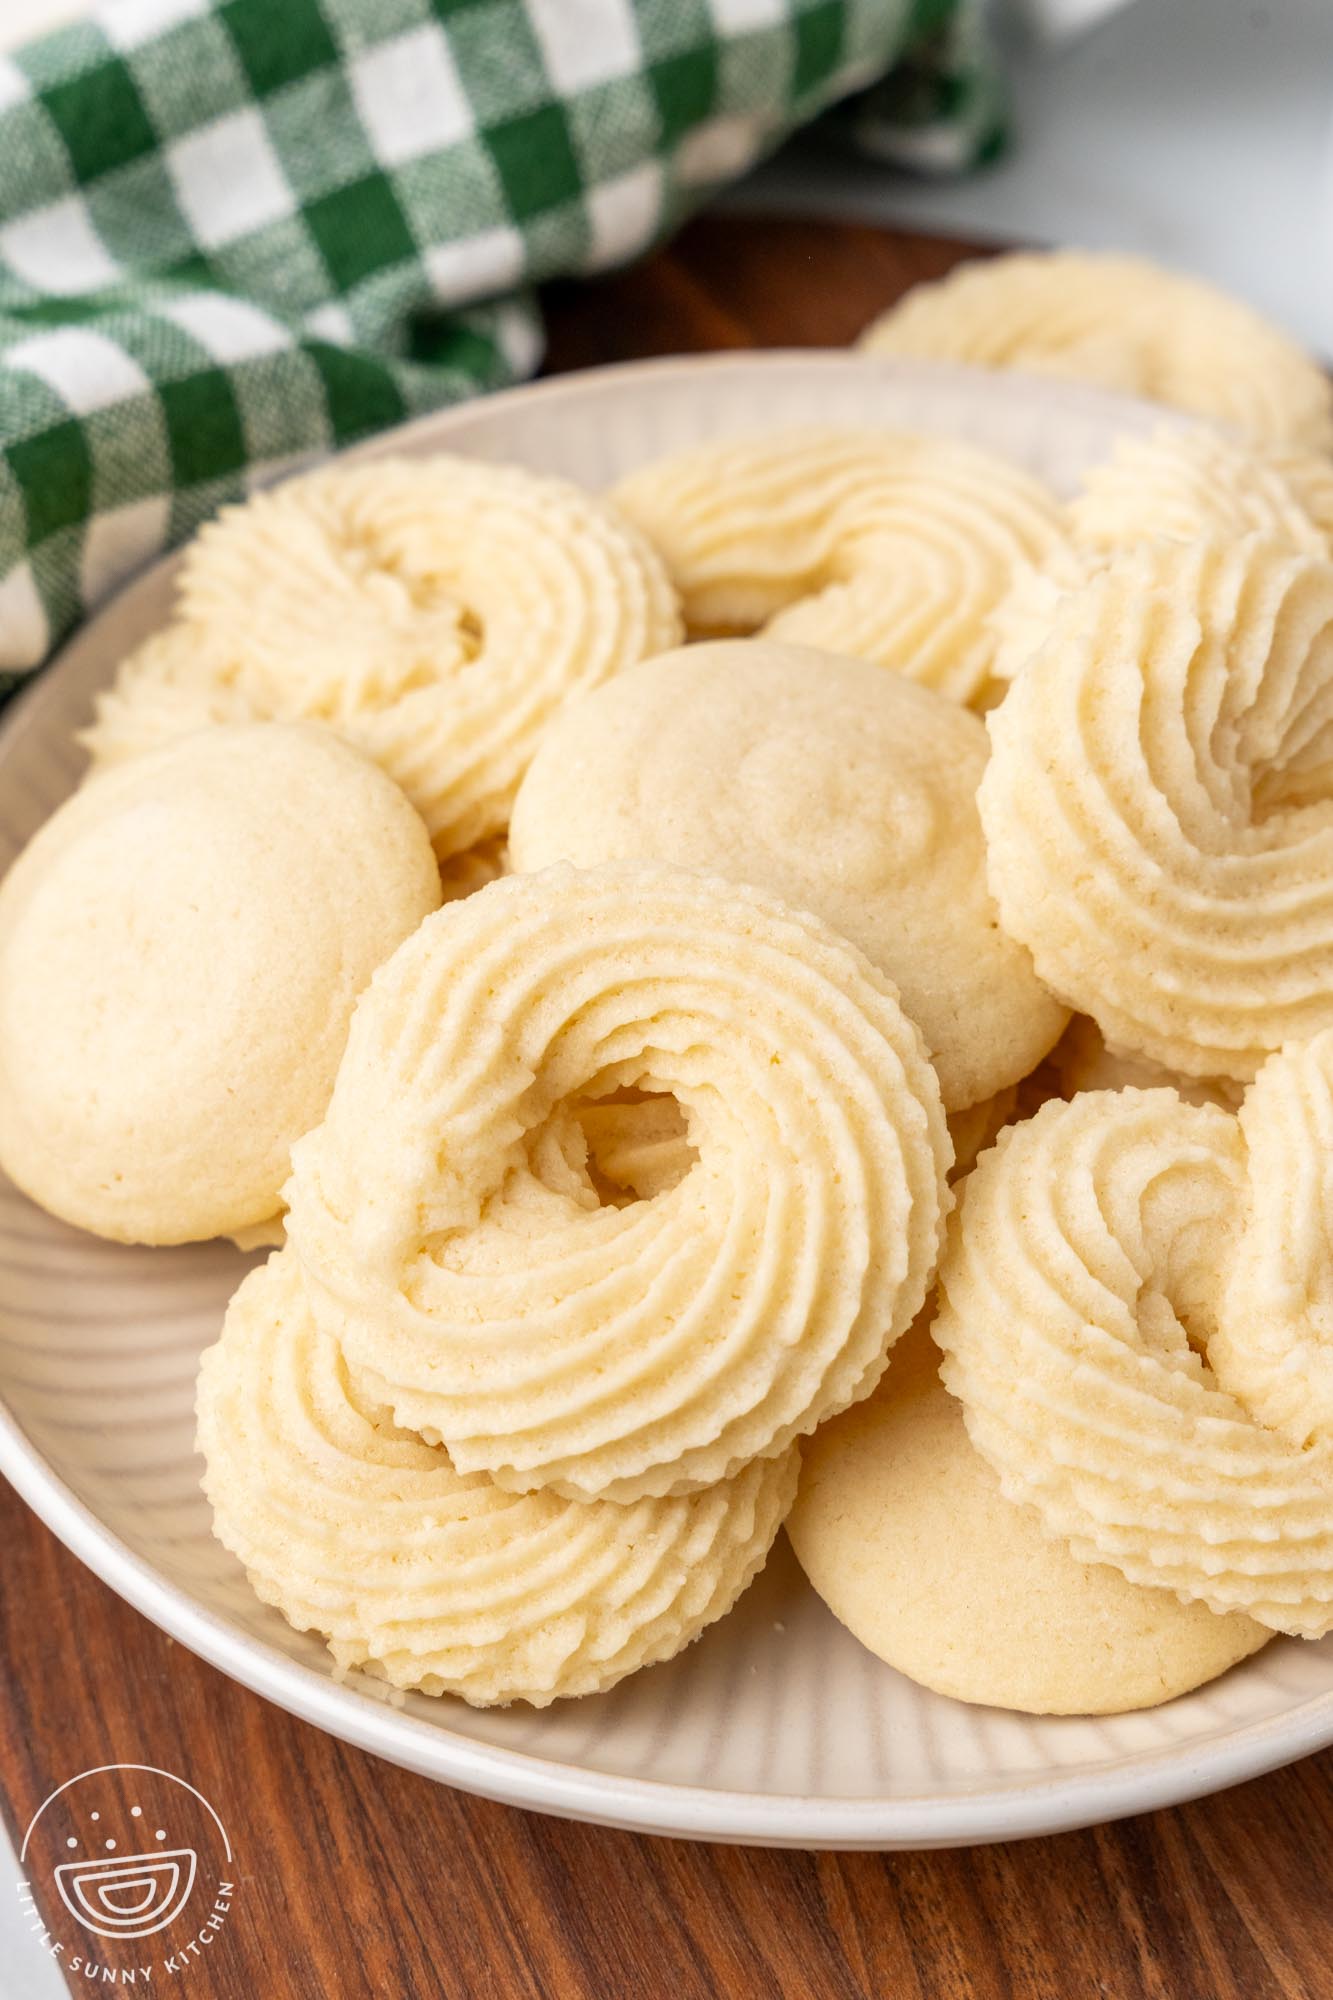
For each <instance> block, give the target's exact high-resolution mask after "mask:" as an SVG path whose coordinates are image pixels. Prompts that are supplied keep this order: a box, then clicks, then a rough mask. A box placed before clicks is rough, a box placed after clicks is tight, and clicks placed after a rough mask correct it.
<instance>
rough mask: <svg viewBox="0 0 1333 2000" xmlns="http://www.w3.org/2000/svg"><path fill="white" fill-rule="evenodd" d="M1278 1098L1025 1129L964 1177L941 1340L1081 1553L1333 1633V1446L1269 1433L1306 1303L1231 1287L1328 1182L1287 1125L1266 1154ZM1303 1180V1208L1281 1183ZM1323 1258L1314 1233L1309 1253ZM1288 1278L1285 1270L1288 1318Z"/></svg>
mask: <svg viewBox="0 0 1333 2000" xmlns="http://www.w3.org/2000/svg"><path fill="white" fill-rule="evenodd" d="M1285 1060H1286V1058H1285V1057H1279V1058H1276V1059H1275V1061H1276V1062H1279V1063H1280V1062H1283V1061H1285ZM1258 1090H1259V1087H1258V1086H1257V1085H1256V1087H1255V1090H1253V1091H1251V1092H1250V1093H1249V1095H1248V1096H1247V1100H1246V1108H1245V1111H1244V1112H1243V1114H1242V1117H1243V1119H1244V1120H1245V1126H1244V1129H1242V1123H1241V1122H1240V1121H1238V1120H1237V1119H1236V1118H1234V1117H1232V1116H1231V1115H1230V1114H1228V1113H1227V1112H1225V1111H1221V1110H1219V1109H1217V1108H1216V1107H1215V1106H1212V1105H1194V1104H1186V1103H1184V1102H1183V1100H1182V1099H1181V1098H1180V1097H1179V1096H1178V1095H1177V1093H1176V1092H1175V1091H1174V1090H1134V1089H1127V1090H1121V1091H1115V1092H1105V1091H1088V1092H1083V1093H1081V1094H1080V1095H1079V1096H1078V1097H1076V1098H1074V1099H1073V1101H1072V1102H1071V1103H1060V1102H1052V1103H1049V1104H1047V1105H1045V1106H1044V1107H1043V1108H1042V1110H1040V1111H1039V1112H1038V1113H1037V1115H1036V1116H1035V1117H1034V1118H1032V1119H1030V1120H1028V1121H1027V1122H1026V1123H1025V1124H1021V1125H1011V1126H1010V1127H1009V1128H1008V1129H1007V1130H1006V1131H1005V1132H1003V1133H1002V1134H1001V1135H1000V1138H999V1141H998V1143H997V1144H996V1146H995V1147H994V1148H993V1149H992V1150H991V1151H990V1152H988V1153H986V1154H984V1155H983V1156H982V1158H981V1159H980V1160H979V1161H978V1162H977V1165H976V1167H975V1168H974V1170H973V1172H972V1173H971V1174H970V1175H969V1176H968V1179H967V1180H966V1181H965V1182H964V1184H963V1189H962V1196H961V1202H960V1208H959V1213H958V1215H957V1216H956V1218H955V1225H954V1227H953V1229H952V1231H951V1234H950V1239H949V1245H948V1248H947V1250H946V1253H945V1257H944V1260H943V1263H942V1265H941V1269H940V1291H941V1296H942V1304H941V1307H940V1311H939V1313H938V1315H937V1317H936V1320H935V1323H934V1328H933V1331H934V1335H935V1339H936V1341H937V1343H938V1344H939V1346H940V1347H941V1348H942V1349H943V1351H944V1354H945V1362H944V1366H943V1371H942V1372H943V1377H944V1381H945V1384H946V1385H947V1387H948V1388H949V1389H950V1390H951V1391H952V1392H953V1394H954V1395H956V1396H957V1397H958V1398H959V1399H960V1401H961V1402H962V1404H963V1407H964V1411H965V1413H966V1420H967V1427H968V1431H969V1434H970V1436H971V1438H972V1441H973V1443H974V1444H975V1445H976V1446H977V1447H978V1449H979V1450H980V1451H981V1452H982V1453H983V1454H984V1456H985V1457H986V1458H987V1459H988V1460H989V1462H990V1463H991V1465H992V1466H993V1467H994V1468H995V1470H996V1472H997V1474H998V1475H999V1479H1000V1483H1001V1486H1002V1489H1003V1491H1004V1494H1005V1497H1006V1498H1007V1499H1009V1500H1012V1501H1015V1502H1017V1503H1019V1504H1020V1505H1030V1506H1032V1507H1034V1508H1035V1509H1036V1510H1037V1512H1038V1513H1039V1514H1040V1516H1041V1518H1042V1520H1043V1522H1044V1523H1045V1525H1046V1527H1047V1529H1048V1530H1049V1531H1050V1532H1051V1533H1053V1534H1055V1535H1057V1536H1059V1537H1060V1538H1061V1539H1063V1540H1064V1541H1065V1542H1067V1543H1068V1545H1069V1547H1070V1549H1071V1550H1072V1552H1073V1554H1074V1556H1075V1557H1077V1558H1078V1559H1079V1560H1080V1561H1086V1562H1109V1563H1113V1564H1114V1565H1115V1567H1116V1568H1117V1569H1119V1570H1120V1571H1121V1572H1122V1573H1123V1575H1125V1576H1126V1577H1127V1578H1128V1579H1129V1580H1130V1582H1132V1583H1135V1584H1141V1585H1145V1586H1148V1587H1151V1588H1160V1589H1163V1590H1171V1591H1175V1592H1177V1593H1178V1594H1179V1595H1180V1596H1181V1597H1183V1598H1187V1599H1189V1600H1191V1601H1194V1602H1197V1603H1201V1604H1206V1605H1208V1606H1209V1607H1210V1608H1211V1609H1212V1610H1213V1611H1216V1612H1218V1613H1229V1612H1233V1611H1241V1612H1244V1613H1246V1614H1247V1615H1248V1616H1249V1617H1251V1618H1254V1619H1256V1620H1257V1621H1258V1622H1259V1623H1260V1624H1261V1625H1265V1626H1268V1627H1270V1628H1271V1629H1272V1630H1274V1631H1278V1632H1290V1633H1293V1634H1298V1635H1301V1636H1304V1637H1308V1638H1314V1637H1319V1636H1321V1635H1322V1634H1323V1633H1325V1632H1327V1631H1328V1630H1329V1629H1330V1627H1333V1438H1330V1437H1329V1436H1328V1435H1324V1436H1322V1437H1321V1438H1319V1439H1317V1440H1316V1441H1314V1442H1312V1443H1308V1444H1301V1443H1297V1442H1294V1441H1293V1439H1292V1437H1291V1436H1290V1435H1289V1434H1288V1432H1287V1431H1286V1430H1284V1429H1279V1428H1276V1427H1274V1426H1273V1425H1272V1424H1270V1423H1269V1422H1267V1421H1265V1415H1264V1410H1265V1398H1266V1394H1267V1393H1268V1392H1270V1391H1271V1389H1272V1388H1273V1386H1274V1383H1273V1365H1272V1364H1273V1361H1274V1350H1275V1349H1276V1350H1281V1349H1282V1348H1283V1345H1284V1343H1290V1346H1289V1347H1288V1349H1287V1351H1288V1352H1289V1353H1290V1354H1291V1355H1292V1358H1293V1361H1294V1363H1295V1367H1294V1369H1293V1372H1300V1371H1301V1368H1302V1366H1303V1357H1302V1356H1301V1354H1300V1353H1299V1351H1298V1350H1299V1347H1300V1344H1301V1342H1300V1328H1301V1326H1302V1325H1303V1321H1302V1319H1301V1311H1300V1307H1299V1305H1296V1308H1295V1310H1294V1311H1293V1303H1294V1302H1293V1300H1292V1298H1291V1296H1290V1294H1289V1295H1288V1297H1287V1299H1286V1300H1285V1312H1286V1323H1285V1325H1284V1326H1280V1327H1274V1328H1272V1329H1264V1328H1256V1326H1255V1325H1254V1324H1253V1320H1252V1319H1251V1318H1250V1317H1249V1316H1248V1314H1247V1312H1246V1310H1245V1305H1246V1301H1247V1299H1248V1300H1249V1301H1251V1302H1253V1301H1254V1299H1255V1297H1256V1292H1255V1289H1254V1283H1253V1281H1254V1278H1255V1275H1256V1274H1253V1273H1252V1274H1251V1279H1250V1282H1251V1289H1250V1290H1249V1291H1248V1292H1247V1291H1246V1290H1245V1289H1244V1286H1242V1289H1241V1290H1240V1292H1239V1294H1238V1295H1237V1299H1233V1296H1232V1292H1231V1270H1232V1265H1233V1260H1234V1259H1235V1258H1236V1256H1237V1246H1238V1245H1240V1246H1242V1250H1241V1255H1242V1258H1243V1245H1244V1240H1245V1236H1246V1233H1247V1231H1248V1230H1249V1229H1250V1228H1252V1227H1257V1228H1258V1229H1259V1231H1260V1234H1261V1238H1264V1237H1266V1238H1267V1239H1268V1243H1269V1246H1270V1247H1271V1241H1272V1224H1273V1217H1274V1214H1275V1213H1276V1211H1277V1210H1278V1209H1279V1208H1282V1207H1286V1208H1287V1211H1288V1214H1293V1213H1299V1212H1300V1209H1301V1183H1302V1182H1303V1181H1305V1180H1306V1179H1307V1177H1308V1174H1309V1166H1308V1163H1307V1161H1306V1159H1305V1158H1304V1157H1303V1156H1297V1157H1296V1158H1295V1159H1290V1158H1289V1159H1287V1161H1286V1163H1285V1166H1282V1162H1281V1160H1280V1159H1279V1157H1278V1155H1279V1153H1280V1151H1281V1146H1282V1140H1283V1138H1284V1137H1285V1136H1287V1134H1286V1133H1284V1132H1283V1130H1282V1128H1281V1121H1280V1120H1278V1121H1275V1122H1274V1125H1273V1128H1272V1129H1270V1130H1269V1132H1268V1134H1267V1138H1266V1150H1264V1151H1263V1152H1258V1153H1257V1152H1256V1151H1255V1149H1254V1144H1253V1132H1252V1121H1253V1120H1263V1121H1265V1122H1267V1121H1268V1120H1269V1119H1270V1117H1271V1114H1272V1110H1273V1105H1272V1093H1271V1092H1264V1093H1259V1095H1256V1092H1258ZM1247 1134H1248V1135H1249V1136H1250V1144H1249V1145H1248V1146H1247ZM1279 1167H1282V1171H1283V1176H1284V1182H1285V1191H1284V1194H1283V1196H1281V1197H1278V1196H1275V1195H1270V1194H1267V1193H1266V1192H1265V1189H1264V1186H1263V1177H1264V1175H1265V1174H1266V1173H1267V1172H1268V1171H1270V1169H1271V1170H1274V1171H1276V1170H1277V1169H1278V1168H1279ZM1293 1189H1294V1193H1293ZM1256 1197H1257V1198H1258V1200H1259V1203H1260V1208H1259V1214H1258V1219H1257V1223H1254V1222H1251V1220H1250V1205H1251V1203H1252V1201H1254V1200H1255V1199H1256ZM1310 1244H1311V1238H1310V1234H1309V1231H1308V1229H1307V1231H1306V1234H1305V1236H1304V1237H1303V1238H1301V1239H1299V1242H1298V1243H1297V1244H1293V1246H1292V1251H1293V1262H1298V1261H1299V1253H1300V1250H1301V1249H1302V1248H1303V1249H1304V1250H1305V1251H1306V1252H1307V1253H1308V1251H1309V1249H1310ZM1261 1249H1262V1243H1261ZM1325 1254H1326V1253H1325ZM1320 1268H1321V1266H1320V1264H1319V1260H1318V1259H1317V1258H1316V1259H1315V1260H1313V1261H1312V1263H1311V1267H1310V1275H1311V1276H1316V1275H1317V1273H1318V1271H1319V1269H1320ZM1274 1277H1276V1278H1277V1279H1279V1280H1280V1279H1281V1278H1282V1277H1283V1272H1282V1270H1281V1268H1280V1266H1278V1265H1275V1264H1274V1263H1273V1262H1272V1261H1271V1259H1269V1260H1264V1259H1263V1258H1262V1257H1261V1260H1260V1269H1259V1271H1258V1273H1257V1279H1258V1296H1259V1297H1264V1296H1266V1297H1267V1298H1268V1301H1269V1303H1270V1304H1271V1303H1272V1301H1273V1300H1274V1299H1275V1298H1276V1297H1277V1296H1278V1295H1279V1292H1278V1289H1277V1288H1274V1287H1273V1286H1272V1280H1273V1278H1274ZM1237 1300H1238V1303H1239V1308H1240V1309H1239V1310H1238V1309H1237ZM1256 1340H1257V1341H1258V1342H1259V1346H1258V1348H1257V1349H1256V1348H1254V1347H1253V1346H1252V1345H1251V1344H1252V1343H1254V1342H1255V1341H1256ZM1239 1356H1248V1357H1249V1358H1250V1367H1249V1369H1248V1371H1247V1373H1246V1374H1245V1375H1244V1376H1242V1374H1241V1365H1243V1364H1238V1357H1239ZM1229 1382H1232V1383H1235V1384H1236V1385H1237V1386H1238V1387H1243V1389H1244V1399H1243V1398H1242V1395H1241V1394H1238V1393H1235V1392H1233V1389H1232V1388H1231V1387H1229V1386H1228V1383H1229ZM1256 1391H1257V1393H1256ZM1284 1407H1286V1406H1285V1405H1284ZM1267 1414H1269V1415H1271V1414H1274V1412H1273V1411H1272V1410H1271V1409H1270V1410H1268V1412H1267Z"/></svg>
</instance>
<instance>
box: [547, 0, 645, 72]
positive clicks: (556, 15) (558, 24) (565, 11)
mask: <svg viewBox="0 0 1333 2000" xmlns="http://www.w3.org/2000/svg"><path fill="white" fill-rule="evenodd" d="M527 12H528V18H529V19H530V20H531V22H532V25H533V28H534V30H535V31H536V35H537V40H538V42H539V43H540V44H541V52H542V60H543V61H544V62H545V64H546V69H547V74H548V75H549V76H550V79H551V82H552V84H553V85H554V87H555V89H556V91H557V92H559V93H560V94H561V95H562V96H564V95H568V94H570V93H572V92H574V91H578V90H590V89H592V88H593V86H594V85H596V84H599V83H610V82H611V81H612V79H613V78H615V77H619V76H629V75H631V74H632V73H633V72H634V71H636V70H637V69H638V67H639V35H638V30H637V28H636V27H635V24H634V9H633V7H632V6H631V5H630V0H527Z"/></svg>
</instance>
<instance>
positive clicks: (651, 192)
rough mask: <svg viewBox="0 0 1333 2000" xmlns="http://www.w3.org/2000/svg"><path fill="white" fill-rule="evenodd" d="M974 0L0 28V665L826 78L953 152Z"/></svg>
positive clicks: (5, 672) (865, 122)
mask: <svg viewBox="0 0 1333 2000" xmlns="http://www.w3.org/2000/svg"><path fill="white" fill-rule="evenodd" d="M973 6H974V0H112V4H110V5H107V6H104V7H103V8H102V9H101V11H100V12H99V13H98V14H97V15H96V16H95V18H94V19H93V20H92V21H91V22H89V23H84V24H81V25H79V26H76V27H73V28H70V29H68V30H65V31H63V32H60V33H57V34H55V35H51V36H48V37H46V38H45V39H43V40H41V41H39V42H36V43H33V44H31V45H29V46H28V47H27V48H26V49H24V50H22V51H21V52H20V53H19V54H18V55H17V56H16V57H12V58H0V691H2V690H6V689H8V688H12V686H13V685H14V684H15V683H16V682H17V681H18V680H19V679H20V678H22V677H23V675H24V674H26V673H28V672H30V671H31V670H32V669H33V668H34V667H36V666H38V665H39V664H40V663H41V662H42V660H43V659H44V658H45V657H46V656H47V654H48V653H49V651H50V649H51V647H52V646H53V644H54V643H55V642H56V641H57V640H59V639H60V638H61V637H62V636H63V635H64V634H65V633H66V632H68V631H69V630H70V628H71V627H72V626H73V625H74V624H75V622H76V621H77V620H78V619H79V618H80V617H81V616H82V615H83V613H84V612H85V611H86V610H87V609H88V608H89V607H90V606H92V605H93V604H95V603H96V602H97V601H98V600H99V599H100V598H101V597H103V596H104V595H105V594H106V593H107V592H108V591H109V590H110V589H112V588H113V587H114V586H115V585H116V584H117V583H118V582H119V581H121V579H123V578H124V577H125V576H126V575H128V574H129V573H130V572H131V571H132V570H133V569H135V568H137V567H138V566H140V565H141V564H142V563H143V562H144V561H145V560H147V559H148V558H149V557H151V556H152V555H154V554H156V553H158V552H159V551H161V550H163V549H166V548H169V547H170V546H172V545H173V544H174V543H177V542H179V541H181V540H182V539H183V538H184V537H185V536H187V535H188V534H190V533H191V531H192V530H193V529H194V528H195V527H196V526H197V525H198V523H199V522H200V521H201V520H203V519H204V518H205V517H206V516H207V515H208V514H210V513H212V512H213V510H214V509H215V508H216V507H217V506H218V505H219V504H220V503H222V502H223V501H227V500H233V499H236V498H238V497H239V496H241V495H242V494H244V493H245V492H246V491H247V490H248V488H249V487H250V486H251V485H252V484H254V483H256V482H259V481H264V480H268V479H271V478H273V477H274V476H275V475H276V474H278V473H279V472H281V471H283V470H285V469H287V468H289V467H291V466H293V465H296V464H299V463H301V462H302V461H304V460H307V459H309V458H311V457H313V456H316V455H318V454H321V453H325V452H328V451H330V450H334V449H336V448H337V447H339V446H341V445H345V444H347V443H349V442H350V441H351V440H353V439H355V438H360V437H364V436H366V435H367V434H368V433H370V432H372V431H376V430H380V429H383V428H384V427H385V426H387V425H390V424H394V423H397V422H399V421H401V420H402V419H404V418H406V417H411V416H414V415H417V414H419V413H421V412H423V411H426V410H431V409H436V408H438V407H440V406H441V405H443V404H447V403H451V402H454V401H456V400H458V399H459V398H461V397H464V396H468V395H473V394H476V393H478V392H479V391H484V390H487V389H492V388H495V387H497V386H499V385H502V384H505V383H509V382H513V381H515V380H518V379H520V378H521V377H522V376H524V375H526V374H529V373H530V372H532V371H533V370H534V369H535V368H536V366H537V365H538V363H539V360H540V356H541V325H540V317H539V314H538V311H537V308H536V305H535V303H534V300H533V288H534V287H535V286H536V285H538V284H540V283H541V282H542V281H543V280H545V279H547V278H551V277H553V276H556V275H561V276H567V275H571V274H581V273H591V272H595V271H598V270H600V269H603V268H605V267H607V266H609V265H612V264H616V263H619V262H622V261H624V260H625V259H627V258H631V257H633V256H635V255H637V254H638V253H639V252H641V251H643V250H645V249H647V248H648V247H649V246H650V245H651V244H652V243H654V242H655V241H657V240H658V239H660V238H661V237H663V236H664V235H666V234H667V233H668V232H670V231H671V230H672V229H673V228H674V227H675V226H676V225H677V224H678V223H679V222H680V221H681V219H682V218H683V217H684V216H685V215H686V214H687V213H688V212H689V211H690V210H691V209H692V208H694V207H695V206H697V205H698V204H699V203H700V202H701V201H703V200H705V199H707V197H708V196H709V195H710V194H711V193H713V192H714V190H716V189H717V188H718V187H719V186H720V185H722V184H723V183H724V182H726V181H727V180H729V179H731V178H732V177H734V176H735V175H736V174H738V173H740V172H743V171H744V170H745V169H746V168H747V167H749V166H750V165H752V164H753V163H754V162H755V161H756V160H757V159H759V158H760V157H761V156H762V155H763V154H764V153H765V152H767V151H769V150H771V148H772V147H773V146H775V145H776V144H777V143H778V142H779V141H780V140H781V139H782V138H783V137H785V136H786V134H787V133H789V132H790V131H792V130H793V129H794V128H795V127H796V126H798V125H800V124H802V123H803V122H805V121H806V120H807V119H810V118H812V117H814V116H815V115H816V114H817V113H818V112H820V111H821V110H823V109H824V108H825V107H826V106H827V105H830V104H832V103H833V102H835V101H836V100H838V99H841V98H844V97H846V96H847V95H848V94H849V93H850V92H853V91H858V90H862V89H864V88H865V87H866V86H869V85H871V84H873V83H875V82H876V80H877V79H880V78H882V77H884V76H885V74H886V72H888V71H889V70H890V69H891V68H892V67H893V66H894V65H895V64H898V65H899V68H898V69H897V70H896V71H895V74H894V83H895V87H896V91H897V95H896V98H895V100H894V101H893V102H891V103H890V102H887V101H885V100H881V101H880V102H879V104H878V108H877V102H876V99H875V98H874V97H873V96H872V97H871V98H868V99H864V100H862V102H861V107H860V109H859V111H858V112H857V113H856V114H855V116H856V121H857V133H858V137H859V139H860V140H861V141H862V142H863V143H873V144H875V145H876V147H877V148H878V150H880V151H881V152H883V153H886V154H888V155H890V156H892V155H893V153H894V148H895V146H897V147H898V149H899V156H900V157H904V158H907V159H909V160H915V161H917V162H929V163H934V164H939V163H945V164H958V163H961V161H962V159H963V158H964V157H965V156H966V155H967V154H975V153H977V152H980V151H982V150H984V148H985V146H986V144H987V143H988V141H989V138H990V136H991V134H992V132H993V130H994V123H995V120H994V101H993V96H992V94H991V90H990V84H989V72H988V69H987V66H986V63H985V60H984V54H983V53H982V52H980V50H979V48H978V45H977V43H976V40H975V14H974V12H973Z"/></svg>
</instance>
